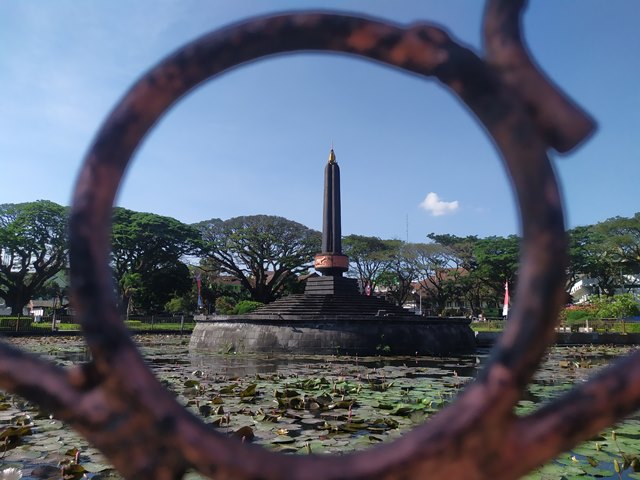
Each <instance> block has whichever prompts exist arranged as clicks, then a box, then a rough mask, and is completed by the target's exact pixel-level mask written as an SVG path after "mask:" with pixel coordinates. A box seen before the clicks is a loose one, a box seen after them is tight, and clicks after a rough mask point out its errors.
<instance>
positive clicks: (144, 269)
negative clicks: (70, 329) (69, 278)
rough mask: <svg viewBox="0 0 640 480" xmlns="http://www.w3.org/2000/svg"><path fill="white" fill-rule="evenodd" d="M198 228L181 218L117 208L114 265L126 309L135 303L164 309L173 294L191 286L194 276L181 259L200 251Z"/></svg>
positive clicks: (178, 294)
mask: <svg viewBox="0 0 640 480" xmlns="http://www.w3.org/2000/svg"><path fill="white" fill-rule="evenodd" d="M199 241H200V238H199V233H198V231H197V230H196V229H195V228H193V227H191V226H189V225H185V224H184V223H181V222H179V221H178V220H176V219H174V218H170V217H163V216H160V215H156V214H153V213H142V212H135V211H132V210H127V209H125V208H120V207H118V208H115V209H114V211H113V234H112V264H113V272H114V276H115V280H116V284H117V288H118V292H119V296H120V305H121V308H122V311H123V312H128V311H129V310H130V308H129V302H130V301H131V298H132V297H135V299H136V300H135V306H136V307H138V308H141V309H143V310H145V311H147V312H157V311H162V310H164V306H165V305H166V303H167V302H168V301H169V300H170V299H171V298H172V297H174V296H180V295H181V294H184V293H186V292H188V291H189V290H190V289H191V283H192V280H191V276H190V273H189V270H188V268H187V266H186V265H185V264H184V263H183V262H182V258H183V257H184V256H185V255H189V254H195V253H197V251H198V249H199V247H200V243H199Z"/></svg>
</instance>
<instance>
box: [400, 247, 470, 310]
mask: <svg viewBox="0 0 640 480" xmlns="http://www.w3.org/2000/svg"><path fill="white" fill-rule="evenodd" d="M409 248H410V249H411V253H410V256H411V257H410V258H412V265H413V268H414V270H415V272H416V276H417V280H418V284H419V286H420V290H421V291H422V292H424V293H426V295H427V297H428V299H429V301H430V302H431V304H432V306H434V307H435V310H436V313H437V314H442V312H443V311H444V310H445V308H446V306H447V303H448V302H449V301H451V300H452V299H453V298H454V297H455V296H458V291H457V288H458V287H457V283H458V282H457V279H458V277H459V273H460V272H458V271H457V270H456V269H455V268H453V265H452V263H451V257H452V252H451V250H450V249H449V248H448V247H446V246H444V245H440V244H438V243H416V244H412V245H411V246H410V247H409ZM420 295H421V296H423V294H422V293H420Z"/></svg>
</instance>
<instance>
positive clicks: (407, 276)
mask: <svg viewBox="0 0 640 480" xmlns="http://www.w3.org/2000/svg"><path fill="white" fill-rule="evenodd" d="M384 242H385V244H386V248H387V250H388V253H387V255H388V260H387V261H386V263H385V267H384V269H383V271H382V272H381V273H380V274H379V275H378V277H377V279H376V283H377V284H378V285H379V286H383V287H385V288H386V290H387V296H388V297H390V299H391V300H393V302H394V303H395V304H396V305H399V306H402V305H404V303H405V302H406V301H407V299H408V298H409V296H410V295H411V293H413V280H414V279H415V278H416V273H417V272H416V268H415V263H414V255H413V253H414V251H413V249H412V248H411V246H410V244H407V243H404V242H403V241H401V240H384Z"/></svg>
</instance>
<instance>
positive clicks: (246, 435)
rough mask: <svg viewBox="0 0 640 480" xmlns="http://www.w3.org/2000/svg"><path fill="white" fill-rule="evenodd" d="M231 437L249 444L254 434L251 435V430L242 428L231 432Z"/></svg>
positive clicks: (245, 427)
mask: <svg viewBox="0 0 640 480" xmlns="http://www.w3.org/2000/svg"><path fill="white" fill-rule="evenodd" d="M231 436H232V437H234V438H237V439H239V440H242V441H243V442H250V441H252V440H253V438H254V437H255V434H254V433H253V428H251V427H249V426H244V427H240V428H239V429H238V430H236V431H235V432H233V433H232V434H231Z"/></svg>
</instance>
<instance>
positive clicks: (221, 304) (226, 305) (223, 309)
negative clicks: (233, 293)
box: [216, 296, 236, 315]
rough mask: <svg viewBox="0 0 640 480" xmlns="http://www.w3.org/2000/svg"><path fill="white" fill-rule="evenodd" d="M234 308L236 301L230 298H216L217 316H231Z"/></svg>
mask: <svg viewBox="0 0 640 480" xmlns="http://www.w3.org/2000/svg"><path fill="white" fill-rule="evenodd" d="M235 308H236V301H235V299H233V298H232V297H227V296H223V297H218V298H217V299H216V313H217V314H219V315H232V314H233V312H234V310H235Z"/></svg>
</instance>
